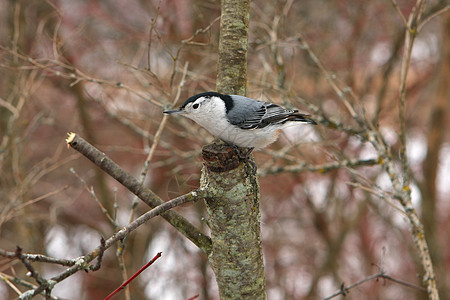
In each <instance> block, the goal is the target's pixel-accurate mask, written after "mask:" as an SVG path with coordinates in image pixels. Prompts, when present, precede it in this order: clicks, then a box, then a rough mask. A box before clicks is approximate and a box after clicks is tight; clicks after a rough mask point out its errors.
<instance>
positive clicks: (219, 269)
mask: <svg viewBox="0 0 450 300" xmlns="http://www.w3.org/2000/svg"><path fill="white" fill-rule="evenodd" d="M249 12H250V1H249V0H223V1H222V16H221V26H220V41H219V62H218V72H217V91H218V92H220V93H225V94H240V95H245V90H246V80H247V78H246V74H247V45H248V25H249ZM202 154H203V159H204V161H205V164H204V167H203V171H202V178H201V187H202V188H208V190H209V191H211V192H213V193H214V194H215V195H216V196H215V197H214V198H208V199H205V200H206V207H207V211H208V225H209V227H210V228H211V240H212V251H211V254H210V255H209V257H208V258H209V261H210V263H211V266H212V268H213V270H214V273H215V275H216V281H217V284H218V286H219V293H220V298H221V299H222V300H223V299H265V298H266V293H265V278H264V264H263V256H262V248H261V229H260V212H259V184H258V179H257V177H256V174H255V170H253V167H252V166H251V165H250V164H249V163H248V162H245V161H242V160H241V159H240V158H239V155H238V154H237V150H236V149H235V148H233V147H230V146H228V145H218V144H211V145H207V146H205V147H203V153H202Z"/></svg>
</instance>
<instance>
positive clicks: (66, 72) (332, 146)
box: [0, 0, 450, 299]
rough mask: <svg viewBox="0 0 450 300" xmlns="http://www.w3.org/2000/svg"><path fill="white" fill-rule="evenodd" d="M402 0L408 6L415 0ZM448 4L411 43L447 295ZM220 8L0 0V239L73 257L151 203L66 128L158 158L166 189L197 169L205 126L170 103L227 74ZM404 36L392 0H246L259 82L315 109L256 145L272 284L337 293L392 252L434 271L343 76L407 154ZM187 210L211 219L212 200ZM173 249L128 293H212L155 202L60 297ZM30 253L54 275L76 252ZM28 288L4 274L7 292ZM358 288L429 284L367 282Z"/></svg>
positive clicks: (426, 219)
mask: <svg viewBox="0 0 450 300" xmlns="http://www.w3.org/2000/svg"><path fill="white" fill-rule="evenodd" d="M395 3H397V4H398V9H399V10H400V11H401V12H402V13H403V14H404V15H406V16H407V15H408V14H409V13H410V11H411V9H412V7H413V6H414V2H413V1H406V0H401V1H397V2H395ZM445 5H446V4H445V1H429V2H428V5H427V6H426V9H425V14H428V16H429V17H430V20H429V21H428V22H427V23H426V24H425V25H424V26H423V28H421V31H420V34H419V35H418V36H417V37H416V40H415V44H414V47H413V49H412V55H411V61H410V69H409V74H408V80H407V82H406V93H407V94H406V114H405V120H406V122H405V124H406V126H405V127H406V128H405V132H404V133H405V134H406V141H407V154H408V158H409V170H410V174H408V175H409V176H410V177H411V181H412V184H411V191H412V199H413V204H414V205H415V207H416V209H417V210H418V212H419V214H420V215H421V218H422V221H423V223H424V225H425V230H426V234H427V236H426V237H427V240H428V242H429V247H430V249H431V253H432V257H433V260H434V264H435V271H436V274H437V280H438V285H439V287H440V293H441V298H442V299H448V297H450V294H449V290H448V283H449V282H450V276H449V274H448V273H449V272H448V271H449V270H450V252H449V251H448V245H449V244H450V236H449V234H448V228H449V226H450V214H449V211H450V202H449V198H450V185H449V182H450V139H449V138H450V136H449V130H448V129H449V128H450V127H449V125H450V124H449V122H450V120H449V118H448V112H449V100H450V95H449V82H448V80H449V78H450V14H449V12H448V10H447V11H446V12H445V13H442V14H440V15H439V16H436V17H434V18H432V17H431V16H432V15H431V13H432V12H436V11H438V10H439V9H442V8H443V7H444V6H445ZM219 16H220V3H219V1H198V0H161V1H157V0H148V1H142V0H141V1H124V0H114V1H113V0H111V1H109V0H108V1H98V0H91V1H87V0H85V1H81V0H80V1H68V0H57V1H25V0H15V1H13V0H6V1H2V2H0V74H1V76H0V166H1V173H0V248H1V249H4V250H8V251H14V250H15V248H16V246H20V247H22V248H23V251H24V252H25V253H41V254H46V255H49V256H54V257H57V258H67V259H73V258H76V257H78V256H80V255H83V254H85V253H87V252H89V251H91V250H93V249H94V248H95V247H97V246H98V245H99V239H100V236H104V237H109V236H110V235H111V234H113V233H114V232H115V231H117V230H118V229H119V228H121V227H123V226H125V225H126V224H128V223H129V221H130V219H133V218H134V217H136V216H138V215H140V214H142V213H144V212H145V211H147V210H148V207H146V206H145V205H144V204H142V203H139V202H138V201H136V199H135V198H134V197H133V195H132V194H131V193H130V192H128V191H127V190H125V189H124V188H123V187H122V186H121V185H120V184H119V183H117V182H115V181H114V180H113V179H111V178H109V177H108V176H107V175H105V174H104V173H103V172H101V171H100V170H99V169H97V167H96V166H94V165H93V164H92V163H91V162H90V161H88V160H87V159H86V158H84V157H83V156H81V155H79V154H78V153H77V152H76V151H74V150H72V149H67V147H66V144H65V141H64V140H65V138H66V136H67V132H70V131H73V132H76V133H78V134H79V135H80V136H82V137H83V138H85V139H86V140H88V141H89V142H90V143H92V144H94V145H95V146H96V147H97V148H99V149H100V150H101V151H103V152H105V153H106V154H107V155H108V156H109V157H111V158H112V159H113V160H114V161H116V162H117V163H118V164H119V165H120V166H122V167H123V168H124V169H125V170H126V171H127V172H129V173H130V174H132V175H133V176H135V177H137V178H140V176H141V172H142V170H143V168H144V162H145V161H146V159H149V168H148V173H147V176H146V177H145V181H144V183H145V185H146V186H148V187H150V188H151V189H152V190H153V191H154V192H155V193H157V194H158V195H159V196H160V197H161V198H163V199H164V200H169V199H171V198H174V197H176V196H179V195H182V194H185V193H187V192H189V191H191V190H192V189H195V188H197V187H198V186H199V178H200V171H201V167H202V161H201V156H200V153H201V148H202V146H203V145H205V144H207V143H209V142H211V141H212V137H211V136H210V135H209V134H208V133H207V132H206V131H205V130H203V129H202V128H200V127H199V126H197V125H196V124H194V123H193V122H192V121H190V120H188V119H183V118H177V117H173V116H172V117H170V118H167V119H165V120H164V121H163V115H162V111H163V109H164V108H169V107H172V106H174V107H175V106H178V105H180V104H181V103H183V102H184V100H185V99H187V98H188V97H190V96H192V95H194V94H197V93H200V92H204V91H212V90H214V89H215V78H216V64H217V45H218V34H219V22H220V21H219V19H218V17H219ZM404 35H405V34H404V23H403V21H402V19H401V17H400V15H399V13H398V12H397V11H396V8H395V7H394V5H393V3H392V2H390V1H355V0H347V1H345V0H342V1H312V0H307V1H294V0H287V1H284V0H283V1H262V0H255V1H252V3H251V22H250V37H249V50H248V89H247V96H250V97H252V98H255V99H262V100H266V101H271V102H275V103H277V104H280V105H283V106H286V107H288V108H298V109H300V110H301V111H303V112H307V113H310V114H312V115H313V117H316V118H317V120H318V121H319V122H321V124H319V126H315V127H312V126H304V127H293V128H289V130H287V131H285V132H284V134H283V135H282V136H281V137H280V139H279V141H278V142H276V143H275V144H273V145H271V146H270V147H269V148H267V149H265V150H264V151H259V152H255V153H254V155H255V160H256V164H257V165H258V172H259V175H260V187H261V218H262V235H263V250H264V259H265V273H266V281H267V283H266V284H267V295H268V299H306V298H309V299H318V298H324V297H327V296H330V295H331V294H333V293H334V292H336V291H338V290H339V289H340V287H341V284H342V283H344V284H345V285H346V286H348V285H350V284H352V283H354V282H357V281H359V280H362V279H364V278H366V277H368V276H370V275H372V274H377V273H379V272H380V270H383V271H384V272H386V274H388V275H390V276H392V277H394V278H396V279H398V280H401V281H404V282H409V283H411V284H413V285H419V286H420V285H421V275H422V273H423V270H422V267H421V265H420V263H419V258H418V255H417V251H416V249H415V246H414V242H413V240H412V237H411V233H410V229H409V224H408V222H407V220H406V219H405V216H404V214H403V213H402V211H401V207H400V205H398V203H396V201H395V199H392V198H390V196H389V195H390V192H391V190H392V187H391V183H390V181H389V177H388V175H387V174H386V173H385V172H384V171H383V169H382V167H380V165H379V163H378V159H379V157H378V153H377V151H376V150H375V149H374V148H373V146H372V145H371V144H370V143H368V142H367V141H364V140H363V139H361V138H360V137H358V135H355V134H353V133H354V131H355V130H356V129H357V128H358V126H357V125H358V124H357V122H355V120H354V119H353V118H352V116H351V115H350V114H349V110H348V109H347V107H346V106H345V105H344V104H343V102H342V101H340V100H339V96H338V95H336V92H335V90H334V89H333V86H332V85H330V80H332V81H333V82H335V83H337V84H338V86H339V87H340V89H341V90H342V91H344V92H345V93H348V94H354V97H352V98H351V99H357V100H355V101H352V102H351V105H352V107H354V109H355V111H357V112H358V114H360V115H364V116H365V117H366V118H367V119H369V120H371V121H372V122H373V124H374V126H377V128H379V131H380V132H381V134H382V136H383V138H384V139H385V141H386V143H387V144H388V145H389V146H390V147H392V154H393V159H394V160H396V159H398V156H399V151H400V149H399V146H400V145H399V137H398V133H399V132H400V130H401V128H400V126H399V117H398V116H399V113H398V95H399V81H400V79H399V78H400V65H401V60H402V55H403V43H404ZM305 42H306V43H307V44H305ZM308 45H309V48H308ZM308 50H310V51H312V53H314V55H315V56H316V57H317V58H318V59H319V60H320V61H321V63H322V65H320V66H319V65H318V64H317V62H315V61H314V59H312V56H311V52H308ZM330 120H331V121H332V122H329V121H330ZM333 124H334V125H333ZM345 161H347V162H348V161H354V162H355V163H354V164H347V165H346V166H344V165H345V163H344V162H345ZM336 166H340V167H339V168H336ZM399 169H400V167H399ZM91 187H92V189H91ZM98 202H101V203H102V205H103V206H104V207H105V208H106V210H107V211H108V212H109V214H110V215H111V217H112V218H113V219H116V220H117V224H116V225H114V224H113V223H111V222H110V221H109V220H108V218H107V217H106V216H105V214H104V213H102V209H101V208H100V206H99V204H98ZM133 203H138V204H137V206H136V207H133ZM399 207H400V209H398V208H399ZM176 210H177V211H178V212H179V213H181V214H182V215H183V216H185V217H186V218H187V219H189V220H190V221H191V222H192V223H194V224H195V225H196V226H198V227H199V228H202V230H204V231H205V232H207V233H208V229H207V225H206V223H205V221H204V218H205V217H206V214H205V210H204V204H203V203H200V202H198V203H194V204H188V205H185V206H183V207H179V208H177V209H176ZM160 251H161V252H162V253H163V256H162V257H161V258H160V259H159V260H158V261H157V262H156V263H155V264H154V265H152V266H151V267H150V269H148V270H147V271H145V272H144V273H142V274H141V275H140V277H139V278H138V279H137V280H135V281H134V282H133V283H132V284H131V287H130V293H131V299H188V298H190V297H194V296H196V295H199V296H198V298H197V299H218V292H217V287H216V283H215V279H214V274H213V272H212V271H211V269H210V267H209V265H208V262H207V258H206V257H205V255H204V254H203V253H201V251H200V250H199V249H197V248H196V247H195V246H194V245H193V244H192V243H191V242H190V241H188V240H187V239H185V238H184V237H182V236H181V235H180V234H178V233H177V232H176V231H175V230H174V229H173V228H171V226H170V225H168V224H167V223H166V222H165V221H164V220H163V219H161V218H155V219H152V220H151V221H150V222H148V223H146V224H144V225H143V226H141V227H140V228H139V229H138V230H137V231H135V232H133V233H132V234H131V235H130V236H129V238H128V240H127V242H126V246H125V250H124V252H123V253H121V254H117V253H116V248H111V249H109V250H108V251H107V252H106V253H105V258H104V261H103V264H102V267H101V269H100V270H99V271H97V272H94V273H92V272H90V273H85V272H79V273H77V274H75V275H73V276H71V277H70V278H68V279H66V280H65V281H63V282H62V283H60V284H58V285H57V286H56V287H55V289H54V295H56V296H58V297H61V298H62V299H103V298H104V297H105V296H106V295H108V294H109V293H110V292H111V291H113V290H114V289H115V288H117V287H118V286H119V285H120V283H121V282H122V281H123V280H124V278H126V277H129V276H130V275H131V274H133V273H134V272H136V271H137V270H138V269H139V268H140V267H141V266H143V265H144V264H145V263H146V262H147V261H148V260H149V259H151V258H152V257H153V256H154V255H155V254H156V253H157V252H160ZM34 266H35V268H36V269H37V270H39V271H40V272H41V274H42V275H43V276H44V277H46V278H49V277H51V276H54V275H56V274H58V273H60V272H62V271H63V270H64V268H63V267H58V266H54V265H48V264H42V263H41V264H38V263H36V264H34ZM0 273H1V274H2V277H4V276H17V277H18V278H21V279H23V280H29V281H30V282H32V279H31V278H27V277H26V276H25V273H26V269H25V268H24V267H23V266H22V265H21V263H20V262H19V261H18V260H13V261H11V260H8V259H4V258H0ZM8 278H10V277H8ZM14 285H15V286H16V287H17V288H18V289H20V290H21V291H22V292H23V291H25V290H26V289H25V288H24V287H23V286H20V285H19V284H14ZM16 297H18V295H17V294H16V292H15V291H14V290H13V289H12V288H10V287H9V286H8V285H7V284H6V283H5V281H0V299H15V298H16ZM340 297H341V296H340ZM116 298H117V299H125V293H122V294H121V295H120V296H116ZM336 299H339V297H337V298H336ZM346 299H426V293H424V292H423V291H421V290H419V289H417V288H410V287H406V286H403V285H400V284H396V283H394V282H392V281H386V280H371V281H368V282H366V283H364V284H362V285H360V286H358V287H357V288H354V289H352V290H351V291H350V293H349V294H348V295H347V297H346Z"/></svg>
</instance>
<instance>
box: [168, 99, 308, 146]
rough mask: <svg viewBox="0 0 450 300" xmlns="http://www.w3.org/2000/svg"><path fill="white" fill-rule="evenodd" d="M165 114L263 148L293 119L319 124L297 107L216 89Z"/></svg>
mask: <svg viewBox="0 0 450 300" xmlns="http://www.w3.org/2000/svg"><path fill="white" fill-rule="evenodd" d="M164 113H165V114H182V115H183V116H185V117H187V118H189V119H191V120H193V121H195V122H196V123H197V124H199V125H200V126H202V127H203V128H205V129H206V130H207V131H209V132H210V133H211V134H212V135H214V136H216V137H218V138H220V139H221V140H223V141H224V142H226V143H228V144H231V145H236V146H238V147H245V148H252V149H253V148H254V149H261V148H264V147H266V146H268V145H269V144H271V143H273V142H275V141H276V139H277V138H278V135H279V134H280V132H281V129H283V128H285V127H287V126H290V125H292V124H293V123H294V122H300V123H308V124H314V125H316V124H317V123H316V122H315V121H314V120H312V119H311V118H310V116H309V115H305V114H302V113H299V112H298V110H288V109H284V108H282V107H280V106H278V105H276V104H273V103H268V102H262V101H258V100H254V99H251V98H247V97H244V96H239V95H223V94H219V93H216V92H207V93H201V94H198V95H195V96H192V97H190V98H189V99H187V100H186V102H184V103H183V105H182V106H181V107H180V108H178V109H173V110H166V111H164Z"/></svg>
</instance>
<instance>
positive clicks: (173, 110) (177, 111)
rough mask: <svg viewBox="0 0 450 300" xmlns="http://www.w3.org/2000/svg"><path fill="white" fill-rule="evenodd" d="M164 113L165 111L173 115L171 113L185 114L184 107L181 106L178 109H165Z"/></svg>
mask: <svg viewBox="0 0 450 300" xmlns="http://www.w3.org/2000/svg"><path fill="white" fill-rule="evenodd" d="M163 113H164V114H167V115H171V114H184V109H182V108H181V107H180V108H177V109H170V110H165V111H163Z"/></svg>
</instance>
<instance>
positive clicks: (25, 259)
mask: <svg viewBox="0 0 450 300" xmlns="http://www.w3.org/2000/svg"><path fill="white" fill-rule="evenodd" d="M205 195H206V192H205V191H204V190H198V191H192V192H190V193H188V194H186V195H183V196H180V197H177V198H175V199H172V200H170V201H167V202H164V203H163V204H161V205H159V206H157V207H155V208H153V209H152V210H150V211H148V212H146V213H145V214H143V215H142V216H140V217H139V218H137V219H136V220H135V221H133V222H132V223H130V224H128V225H127V226H126V227H124V228H122V229H121V230H119V231H118V232H116V233H115V234H113V235H112V236H111V237H110V238H108V239H107V240H106V241H105V240H104V239H103V238H102V239H101V242H100V245H99V246H98V247H97V248H96V249H94V250H93V251H92V252H90V253H89V254H87V255H84V256H81V257H78V258H76V259H73V260H65V259H56V258H51V257H46V256H43V255H36V254H24V253H22V249H20V248H18V249H17V251H16V252H8V251H5V250H1V249H0V256H5V257H8V258H19V259H20V260H21V261H22V263H23V264H24V265H25V267H26V268H27V270H28V271H29V272H30V274H31V275H32V277H33V278H35V279H36V281H37V282H38V283H39V286H38V287H36V288H33V289H30V290H28V291H27V292H25V293H23V294H22V295H21V296H20V299H31V298H33V297H34V296H36V295H39V294H41V293H42V292H44V291H45V292H46V293H47V294H48V295H49V293H50V291H51V290H52V289H53V287H54V286H55V285H56V284H57V283H59V282H61V281H63V280H64V279H66V278H68V277H70V276H71V275H73V274H75V273H76V272H78V271H80V270H85V271H96V270H98V269H99V268H100V264H101V258H102V256H103V253H104V252H105V250H106V249H108V248H110V247H111V246H112V245H114V243H115V242H117V241H119V240H121V239H123V238H125V237H126V236H127V235H128V234H130V233H131V232H132V231H134V230H136V229H137V228H138V227H139V226H140V225H142V224H144V223H145V222H147V221H148V220H150V219H152V218H154V217H156V216H158V215H163V214H167V213H168V212H170V211H169V209H171V208H174V207H176V206H179V205H182V204H184V203H187V202H191V201H196V200H198V199H201V198H203V197H205ZM96 257H98V262H97V263H96V264H95V265H90V264H89V263H90V262H91V261H93V260H94V259H95V258H96ZM30 261H39V262H50V263H57V264H61V265H64V266H70V268H68V269H66V270H65V271H64V272H63V273H61V274H59V275H57V276H54V277H52V278H50V279H44V278H42V277H41V276H40V275H39V273H37V272H36V271H35V269H34V268H33V267H32V265H31V263H30Z"/></svg>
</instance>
